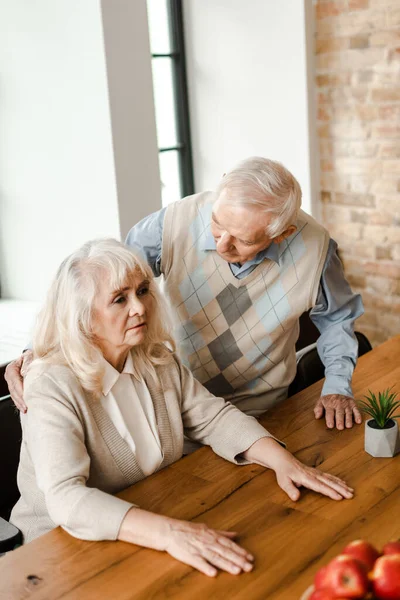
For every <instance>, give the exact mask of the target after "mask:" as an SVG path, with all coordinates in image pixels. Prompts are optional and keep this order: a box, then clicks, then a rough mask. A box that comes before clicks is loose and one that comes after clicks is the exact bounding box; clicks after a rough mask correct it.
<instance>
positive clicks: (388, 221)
mask: <svg viewBox="0 0 400 600" xmlns="http://www.w3.org/2000/svg"><path fill="white" fill-rule="evenodd" d="M366 222H367V223H370V224H371V225H385V226H387V227H389V226H390V225H393V223H394V218H393V215H392V214H391V213H388V212H383V211H382V212H375V211H374V212H371V213H370V214H369V215H367V220H366Z"/></svg>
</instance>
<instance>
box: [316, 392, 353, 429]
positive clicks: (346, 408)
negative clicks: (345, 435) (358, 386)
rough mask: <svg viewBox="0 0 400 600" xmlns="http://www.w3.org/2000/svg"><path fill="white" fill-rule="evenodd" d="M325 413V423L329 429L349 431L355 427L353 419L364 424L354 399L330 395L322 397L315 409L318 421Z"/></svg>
mask: <svg viewBox="0 0 400 600" xmlns="http://www.w3.org/2000/svg"><path fill="white" fill-rule="evenodd" d="M324 412H325V421H326V425H327V427H329V429H333V428H334V427H335V423H336V428H337V429H344V427H345V426H346V427H347V428H348V429H350V428H351V427H353V419H354V422H355V423H357V424H360V423H362V416H361V413H360V411H359V410H358V408H357V405H356V403H355V401H354V398H351V397H350V396H342V395H341V394H328V395H327V396H321V397H320V399H319V400H318V402H317V404H316V405H315V408H314V415H315V418H316V419H320V418H321V417H322V416H323V415H324Z"/></svg>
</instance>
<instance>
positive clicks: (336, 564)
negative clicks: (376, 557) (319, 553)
mask: <svg viewBox="0 0 400 600" xmlns="http://www.w3.org/2000/svg"><path fill="white" fill-rule="evenodd" d="M324 581H325V587H326V589H328V590H330V592H331V593H332V592H333V595H334V597H336V598H341V597H343V598H364V596H365V595H366V594H367V592H368V590H369V581H368V575H367V570H366V568H365V566H364V564H363V563H361V562H360V561H359V560H357V559H356V558H353V557H352V556H347V555H346V554H339V556H337V557H336V558H334V559H333V560H332V561H331V562H330V563H329V564H328V566H327V570H326V574H325V577H324Z"/></svg>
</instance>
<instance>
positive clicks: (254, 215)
mask: <svg viewBox="0 0 400 600" xmlns="http://www.w3.org/2000/svg"><path fill="white" fill-rule="evenodd" d="M270 221H271V216H270V215H269V214H268V213H265V212H263V211H262V210H261V209H260V208H259V207H258V206H231V205H229V204H225V203H223V202H222V203H221V202H220V201H219V200H217V202H216V203H215V204H214V207H213V213H212V217H211V233H212V235H213V236H214V239H215V243H216V245H217V248H216V249H217V252H218V254H219V255H220V256H221V258H223V259H224V260H226V261H227V262H231V263H236V262H237V263H241V264H243V263H245V262H247V261H248V260H252V259H253V258H254V257H255V256H256V255H257V254H258V253H259V252H260V251H261V250H265V248H268V246H269V245H270V244H271V242H272V239H271V238H270V237H268V235H267V234H266V233H265V231H266V229H267V227H268V225H269V223H270ZM274 241H275V240H274Z"/></svg>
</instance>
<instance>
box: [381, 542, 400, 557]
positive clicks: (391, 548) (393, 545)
mask: <svg viewBox="0 0 400 600" xmlns="http://www.w3.org/2000/svg"><path fill="white" fill-rule="evenodd" d="M382 554H400V541H397V542H388V543H387V544H385V545H384V546H383V550H382Z"/></svg>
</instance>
